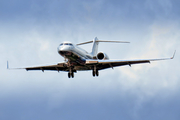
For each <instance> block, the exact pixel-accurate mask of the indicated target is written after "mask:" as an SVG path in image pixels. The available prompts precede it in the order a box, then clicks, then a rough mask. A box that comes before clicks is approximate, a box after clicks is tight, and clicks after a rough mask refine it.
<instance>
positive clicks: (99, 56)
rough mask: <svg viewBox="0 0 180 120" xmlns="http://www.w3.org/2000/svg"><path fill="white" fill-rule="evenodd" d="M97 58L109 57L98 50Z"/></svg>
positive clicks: (105, 58) (106, 58)
mask: <svg viewBox="0 0 180 120" xmlns="http://www.w3.org/2000/svg"><path fill="white" fill-rule="evenodd" d="M97 59H98V60H108V59H109V57H108V56H107V55H106V54H105V53H103V52H99V53H98V54H97Z"/></svg>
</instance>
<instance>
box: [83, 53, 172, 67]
mask: <svg viewBox="0 0 180 120" xmlns="http://www.w3.org/2000/svg"><path fill="white" fill-rule="evenodd" d="M174 55H175V53H174ZM174 55H173V57H171V58H162V59H139V60H87V61H86V65H90V66H93V65H95V66H96V68H97V69H98V70H102V69H106V68H113V67H117V66H124V65H129V66H131V65H133V64H141V63H150V62H151V61H159V60H169V59H173V58H174Z"/></svg>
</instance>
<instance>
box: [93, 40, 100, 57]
mask: <svg viewBox="0 0 180 120" xmlns="http://www.w3.org/2000/svg"><path fill="white" fill-rule="evenodd" d="M98 44H99V42H98V38H97V37H95V38H94V40H93V46H92V52H91V54H92V55H93V56H96V55H97V52H98Z"/></svg>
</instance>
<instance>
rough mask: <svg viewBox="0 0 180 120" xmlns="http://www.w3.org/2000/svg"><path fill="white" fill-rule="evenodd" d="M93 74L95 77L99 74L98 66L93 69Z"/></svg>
mask: <svg viewBox="0 0 180 120" xmlns="http://www.w3.org/2000/svg"><path fill="white" fill-rule="evenodd" d="M92 75H93V77H95V76H99V71H98V69H96V66H94V69H93V71H92Z"/></svg>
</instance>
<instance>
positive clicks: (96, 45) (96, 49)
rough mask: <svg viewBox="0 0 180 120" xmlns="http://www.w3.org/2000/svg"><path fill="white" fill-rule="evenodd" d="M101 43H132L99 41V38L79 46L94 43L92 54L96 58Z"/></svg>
mask: <svg viewBox="0 0 180 120" xmlns="http://www.w3.org/2000/svg"><path fill="white" fill-rule="evenodd" d="M99 42H114V43H130V42H126V41H107V40H98V38H97V37H95V38H94V40H92V41H88V42H84V43H79V44H77V45H84V44H88V43H93V47H92V52H91V54H92V55H93V56H96V55H97V51H98V45H99Z"/></svg>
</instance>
